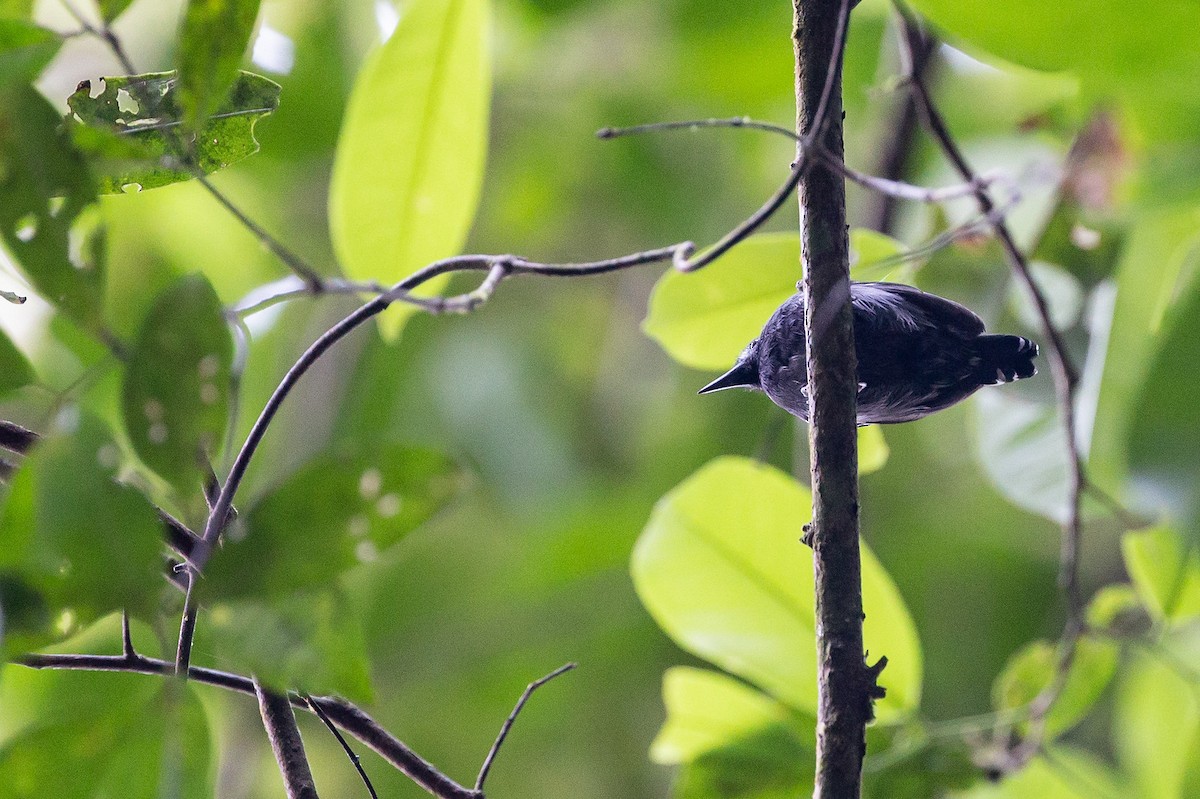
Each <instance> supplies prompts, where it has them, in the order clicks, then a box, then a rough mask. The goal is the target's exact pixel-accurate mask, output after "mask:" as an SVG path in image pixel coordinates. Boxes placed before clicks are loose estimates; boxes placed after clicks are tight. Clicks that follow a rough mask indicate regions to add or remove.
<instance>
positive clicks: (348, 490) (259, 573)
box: [202, 445, 463, 598]
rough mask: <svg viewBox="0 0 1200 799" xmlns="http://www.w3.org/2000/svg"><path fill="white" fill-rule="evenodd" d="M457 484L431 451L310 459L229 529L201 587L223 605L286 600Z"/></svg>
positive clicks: (380, 543) (362, 557) (414, 522)
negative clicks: (257, 598)
mask: <svg viewBox="0 0 1200 799" xmlns="http://www.w3.org/2000/svg"><path fill="white" fill-rule="evenodd" d="M462 486H463V476H462V474H461V473H460V472H459V470H458V469H457V467H456V466H455V464H454V462H453V461H451V460H450V458H448V457H447V456H446V455H443V454H442V453H440V452H437V451H435V450H429V449H420V448H414V447H407V446H402V445H391V446H385V447H382V448H379V449H373V450H371V451H367V452H352V453H351V452H345V453H341V454H335V455H328V456H324V457H320V458H317V459H316V460H314V461H313V462H312V463H310V464H308V465H307V466H305V467H304V468H303V469H301V470H300V471H299V472H297V473H296V474H294V475H292V476H291V477H290V478H288V479H287V480H286V481H285V482H284V483H283V484H282V485H280V486H279V487H278V488H276V489H274V490H273V491H271V492H270V493H269V494H267V495H266V497H264V498H263V499H262V501H260V502H259V503H257V504H256V505H255V506H254V507H253V508H252V509H251V510H250V512H249V514H248V515H247V517H246V521H245V523H244V526H241V525H239V526H238V527H237V528H235V530H233V531H231V534H230V535H229V536H228V537H227V539H226V541H225V546H223V547H222V549H221V551H220V552H218V553H216V555H215V556H214V558H213V560H212V562H211V564H210V566H209V568H208V569H207V570H206V572H205V580H204V583H203V585H202V588H203V590H204V592H205V593H206V594H211V595H213V596H222V597H226V598H232V597H242V596H247V595H251V596H253V595H271V596H276V597H287V596H288V595H290V594H291V593H292V592H294V591H297V590H299V589H301V588H304V587H310V588H311V587H315V586H320V585H325V584H329V583H330V582H331V581H332V580H333V579H334V578H336V577H337V576H338V575H339V574H341V573H342V572H344V571H346V570H347V569H349V568H351V567H352V566H355V565H357V564H359V563H362V562H367V561H371V560H374V559H375V558H376V557H378V556H379V554H380V553H382V552H383V551H385V550H386V549H387V548H388V547H390V546H392V545H393V544H395V543H396V542H397V541H399V540H400V539H401V538H403V537H404V536H405V535H407V534H408V533H409V532H411V531H412V530H414V529H416V528H417V527H418V526H420V525H421V524H423V523H424V522H425V521H426V520H428V519H429V518H430V517H431V516H432V515H433V514H435V513H437V512H438V511H439V510H441V509H442V508H443V507H445V506H446V504H447V503H448V502H450V501H451V500H452V499H453V498H454V497H455V496H457V495H458V493H459V492H460V490H461V488H462ZM235 533H236V535H235Z"/></svg>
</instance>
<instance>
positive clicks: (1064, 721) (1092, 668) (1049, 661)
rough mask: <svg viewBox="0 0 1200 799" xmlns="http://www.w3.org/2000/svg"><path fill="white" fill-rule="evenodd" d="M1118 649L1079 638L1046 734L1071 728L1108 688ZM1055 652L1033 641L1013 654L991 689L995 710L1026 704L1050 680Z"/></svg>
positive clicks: (1044, 643) (1106, 642)
mask: <svg viewBox="0 0 1200 799" xmlns="http://www.w3.org/2000/svg"><path fill="white" fill-rule="evenodd" d="M1119 654H1120V649H1119V648H1118V646H1117V645H1116V644H1115V643H1113V642H1112V641H1109V640H1106V639H1103V638H1094V637H1084V638H1080V639H1079V643H1078V645H1077V647H1076V650H1075V657H1074V659H1073V660H1072V662H1071V671H1070V673H1069V674H1068V675H1067V682H1066V684H1065V686H1064V687H1063V690H1062V693H1061V694H1059V696H1058V699H1057V700H1056V701H1055V702H1054V705H1053V706H1052V707H1051V708H1050V712H1049V714H1048V715H1047V716H1046V732H1047V734H1048V735H1049V736H1051V737H1056V736H1058V735H1061V734H1062V733H1064V732H1066V731H1067V730H1069V729H1070V728H1071V727H1073V726H1075V725H1076V724H1077V723H1078V722H1079V721H1080V720H1081V719H1082V718H1083V717H1084V716H1085V715H1087V713H1088V711H1089V710H1091V708H1092V706H1093V705H1094V704H1096V700H1097V699H1099V698H1100V695H1101V694H1102V693H1103V692H1104V689H1105V688H1107V687H1108V684H1109V682H1111V681H1112V678H1113V674H1114V673H1116V669H1117V658H1118V656H1119ZM1057 665H1058V651H1057V649H1056V648H1055V646H1054V644H1052V643H1050V642H1049V641H1034V642H1033V643H1031V644H1029V645H1028V646H1026V647H1025V648H1024V649H1022V650H1021V651H1019V652H1017V653H1016V654H1015V655H1013V656H1012V657H1011V658H1010V659H1009V661H1008V664H1007V665H1006V666H1005V667H1004V671H1003V672H1001V673H1000V676H998V677H997V678H996V682H995V684H994V685H993V686H992V704H993V706H994V707H995V708H996V710H1011V709H1014V708H1020V707H1024V706H1026V705H1028V704H1029V703H1030V702H1032V701H1033V700H1034V699H1035V698H1036V697H1037V695H1038V694H1039V693H1040V692H1041V691H1042V690H1043V689H1044V688H1046V686H1048V685H1049V684H1050V683H1051V682H1052V681H1053V680H1054V675H1055V671H1056V668H1057Z"/></svg>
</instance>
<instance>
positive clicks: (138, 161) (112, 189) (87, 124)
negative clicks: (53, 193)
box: [67, 72, 279, 194]
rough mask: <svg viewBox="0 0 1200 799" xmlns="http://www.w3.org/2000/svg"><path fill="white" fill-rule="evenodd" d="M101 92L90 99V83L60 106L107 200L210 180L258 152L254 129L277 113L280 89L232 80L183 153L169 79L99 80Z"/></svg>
mask: <svg viewBox="0 0 1200 799" xmlns="http://www.w3.org/2000/svg"><path fill="white" fill-rule="evenodd" d="M100 81H101V83H102V84H103V87H104V88H103V90H102V91H101V92H99V93H98V94H96V95H95V96H93V93H92V85H91V82H90V81H84V82H82V83H80V84H79V88H77V89H76V90H75V93H74V94H72V95H71V96H70V97H68V98H67V105H68V106H70V108H71V113H72V114H73V118H74V119H75V120H77V121H78V122H81V123H83V124H82V125H73V126H72V127H71V132H72V136H73V138H74V139H75V143H76V144H77V146H78V147H79V148H80V149H81V150H83V151H84V152H85V153H86V154H87V156H88V160H89V162H90V163H91V165H92V168H93V171H94V172H95V173H96V175H97V183H98V186H99V190H100V191H101V192H104V193H108V194H112V193H118V192H123V191H129V190H141V189H153V188H157V187H158V186H166V185H169V184H171V183H177V182H179V181H183V180H191V179H192V178H193V177H195V175H194V173H193V172H192V171H191V170H190V169H189V168H187V166H185V165H184V161H186V162H187V163H188V164H191V165H192V166H194V167H195V169H196V170H197V171H199V172H200V173H202V174H205V175H207V174H211V173H213V172H216V171H217V170H219V169H224V168H225V167H227V166H229V165H230V164H232V163H235V162H237V161H240V160H242V159H243V158H246V157H247V156H250V155H253V154H254V153H256V152H258V140H257V139H255V138H254V126H255V124H256V123H257V122H258V120H259V119H260V118H261V117H263V116H266V115H267V114H270V113H271V112H273V111H274V110H275V109H276V108H278V107H279V84H277V83H275V82H274V81H272V80H268V79H267V78H264V77H262V76H261V75H255V74H254V73H252V72H239V73H237V76H236V78H235V80H234V82H233V86H232V87H231V88H230V90H229V92H228V94H227V95H226V96H225V99H224V101H223V102H222V103H221V104H220V106H219V107H218V108H217V109H216V112H215V113H213V114H212V115H211V116H209V117H208V118H207V119H206V120H205V121H204V126H203V128H202V129H201V131H200V134H199V135H198V136H196V139H195V141H194V142H192V143H191V145H190V147H189V148H188V152H187V153H186V154H184V153H182V152H181V150H182V146H181V142H180V138H179V126H180V123H181V116H180V114H181V112H180V102H181V97H180V91H181V90H180V85H179V79H178V78H177V76H176V73H174V72H152V73H148V74H145V75H130V76H127V77H105V78H100Z"/></svg>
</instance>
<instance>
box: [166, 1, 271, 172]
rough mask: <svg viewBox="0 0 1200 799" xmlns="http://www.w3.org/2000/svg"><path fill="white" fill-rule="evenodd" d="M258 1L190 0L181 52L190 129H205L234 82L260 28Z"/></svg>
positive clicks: (187, 130) (181, 98) (182, 94)
mask: <svg viewBox="0 0 1200 799" xmlns="http://www.w3.org/2000/svg"><path fill="white" fill-rule="evenodd" d="M258 4H259V0H188V4H187V9H186V10H185V11H184V14H183V24H182V25H181V26H180V29H179V55H178V67H179V108H180V109H181V110H182V112H183V115H182V122H183V129H184V131H185V133H192V132H196V131H199V130H200V129H201V128H202V127H203V126H204V120H205V118H206V117H208V116H209V115H210V114H212V113H213V112H214V111H216V110H217V108H218V107H219V106H220V105H221V104H222V101H223V100H224V99H225V96H226V94H227V93H228V91H229V87H230V86H231V85H233V82H234V79H235V78H236V77H237V74H238V64H240V63H241V62H242V55H243V54H244V53H245V52H246V46H247V45H248V44H249V43H250V34H251V33H252V32H253V31H254V20H255V19H257V18H258ZM189 149H190V147H189Z"/></svg>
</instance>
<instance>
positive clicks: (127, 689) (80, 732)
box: [0, 616, 215, 799]
mask: <svg viewBox="0 0 1200 799" xmlns="http://www.w3.org/2000/svg"><path fill="white" fill-rule="evenodd" d="M134 638H135V641H137V642H138V645H139V646H146V645H147V644H150V645H152V644H153V643H154V642H155V639H154V637H153V636H152V635H151V634H150V632H149V630H144V629H143V628H141V627H140V626H136V625H135V628H134ZM120 648H121V644H120V620H119V618H117V617H116V616H110V617H108V618H106V619H104V620H102V621H101V622H99V623H97V624H96V625H94V626H93V627H91V628H90V629H88V630H87V631H85V632H84V633H82V634H81V635H79V636H76V637H75V638H73V639H71V640H70V641H67V642H65V643H63V644H61V645H59V646H57V647H55V648H54V651H55V652H59V653H61V652H71V653H79V652H82V653H88V654H91V653H98V654H113V655H115V654H117V653H119V652H120ZM150 651H154V650H150ZM165 685H166V683H165V682H164V681H163V679H162V678H160V677H151V676H146V675H140V674H116V673H97V672H88V671H57V670H52V669H47V670H41V671H35V670H33V669H27V668H24V667H22V666H18V665H8V666H5V667H4V669H3V673H2V675H0V707H3V708H4V714H3V715H2V716H0V774H3V775H4V779H2V780H0V797H3V799H10V798H11V799H20V798H21V797H28V796H58V797H99V796H131V797H132V796H159V795H166V794H169V795H171V796H179V797H181V798H182V799H191V798H192V797H195V798H196V799H199V797H204V796H212V792H213V789H214V786H213V785H212V778H213V776H214V774H215V770H213V768H212V765H213V764H212V752H211V746H212V741H211V739H210V737H209V730H208V727H207V724H206V722H205V717H204V713H203V710H202V708H201V706H200V704H199V702H198V700H197V698H196V696H195V694H194V693H193V692H192V691H191V690H188V691H185V692H183V693H182V695H181V697H180V698H181V699H182V701H179V699H177V698H175V695H173V692H171V691H168V690H165Z"/></svg>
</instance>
